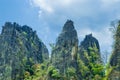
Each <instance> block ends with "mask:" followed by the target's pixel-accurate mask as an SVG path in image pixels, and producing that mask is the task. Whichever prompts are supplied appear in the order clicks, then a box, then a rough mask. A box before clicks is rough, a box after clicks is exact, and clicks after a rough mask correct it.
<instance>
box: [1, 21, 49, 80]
mask: <svg viewBox="0 0 120 80" xmlns="http://www.w3.org/2000/svg"><path fill="white" fill-rule="evenodd" d="M48 58H49V54H48V50H47V48H46V46H45V45H44V44H43V42H42V41H41V40H40V39H39V38H38V36H37V35H36V32H35V31H33V30H32V28H30V27H28V26H26V25H24V26H20V25H18V24H17V23H13V24H12V23H10V22H6V23H5V25H4V26H3V29H2V33H1V35H0V80H22V79H23V74H24V71H25V70H27V71H30V70H29V69H28V68H29V67H31V66H32V65H33V64H35V63H42V62H43V61H44V60H46V59H48ZM31 74H32V72H31Z"/></svg>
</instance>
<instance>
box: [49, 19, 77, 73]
mask: <svg viewBox="0 0 120 80" xmlns="http://www.w3.org/2000/svg"><path fill="white" fill-rule="evenodd" d="M77 51H78V36H77V32H76V30H75V28H74V25H73V21H71V20H68V21H67V22H66V23H65V24H64V26H63V30H62V32H61V34H60V35H59V37H58V38H57V42H56V44H55V48H54V49H53V51H52V55H51V61H52V64H53V65H54V66H55V67H56V68H57V69H59V71H60V73H61V74H62V75H64V74H65V73H66V71H67V68H68V67H74V68H76V67H77V62H76V60H77Z"/></svg>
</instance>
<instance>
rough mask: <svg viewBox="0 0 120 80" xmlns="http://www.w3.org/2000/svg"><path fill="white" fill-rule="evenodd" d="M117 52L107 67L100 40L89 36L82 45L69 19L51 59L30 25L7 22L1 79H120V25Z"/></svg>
mask: <svg viewBox="0 0 120 80" xmlns="http://www.w3.org/2000/svg"><path fill="white" fill-rule="evenodd" d="M114 38H115V42H114V50H113V53H112V55H111V58H110V61H109V63H108V64H107V66H105V65H104V64H103V62H102V58H101V53H100V46H99V42H98V40H97V39H96V38H95V37H93V36H92V34H89V35H86V36H85V38H84V40H83V41H82V42H81V44H80V45H79V41H78V37H77V31H76V30H75V28H74V23H73V21H71V20H68V21H67V22H66V23H65V24H64V26H63V30H62V32H61V33H60V35H59V36H58V38H57V41H56V43H55V44H50V46H51V47H52V53H51V57H50V58H49V54H48V50H47V48H46V46H45V45H44V44H43V43H42V41H41V40H40V39H39V38H38V36H37V35H36V32H35V31H33V30H32V29H31V28H30V27H28V26H26V25H25V26H20V25H18V24H16V23H13V24H12V23H10V22H7V23H5V25H4V26H3V29H2V33H1V35H0V43H1V45H0V51H1V52H0V80H120V76H119V75H120V49H119V48H120V45H119V44H120V23H119V24H118V26H117V28H116V31H115V35H114Z"/></svg>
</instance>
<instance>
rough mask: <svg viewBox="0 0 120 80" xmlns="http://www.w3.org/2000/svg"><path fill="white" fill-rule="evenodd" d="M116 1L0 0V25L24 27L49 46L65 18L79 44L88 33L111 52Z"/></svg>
mask: <svg viewBox="0 0 120 80" xmlns="http://www.w3.org/2000/svg"><path fill="white" fill-rule="evenodd" d="M119 4H120V0H0V26H2V25H4V23H5V22H6V21H10V22H17V23H19V24H20V25H24V24H27V25H29V26H30V27H32V28H33V30H36V31H37V34H38V36H39V37H40V39H42V41H43V42H44V43H45V44H46V45H47V47H48V48H49V49H50V47H49V43H55V40H56V38H57V36H58V35H59V34H60V32H61V30H62V27H63V25H64V23H65V22H66V20H67V19H71V20H73V21H74V25H75V28H76V29H77V32H78V37H79V41H82V40H83V38H84V37H85V35H86V34H89V33H92V34H93V36H95V37H96V38H97V39H98V40H99V42H100V46H101V51H105V50H107V51H108V52H110V51H111V47H112V43H113V40H112V34H111V32H110V31H109V27H110V22H111V21H113V20H116V19H119V18H120V9H119Z"/></svg>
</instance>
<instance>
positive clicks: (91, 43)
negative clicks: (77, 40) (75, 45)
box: [79, 34, 101, 64]
mask: <svg viewBox="0 0 120 80" xmlns="http://www.w3.org/2000/svg"><path fill="white" fill-rule="evenodd" d="M90 48H96V49H97V52H96V55H98V56H99V59H98V61H99V62H101V57H100V46H99V42H98V40H97V39H96V38H95V37H93V36H92V34H89V35H86V37H85V38H84V40H83V41H82V42H81V44H80V46H79V49H80V50H79V55H80V59H82V60H83V62H84V63H85V64H87V62H89V61H88V59H87V58H86V57H85V54H84V52H85V51H86V52H87V55H88V56H91V53H90Z"/></svg>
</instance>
